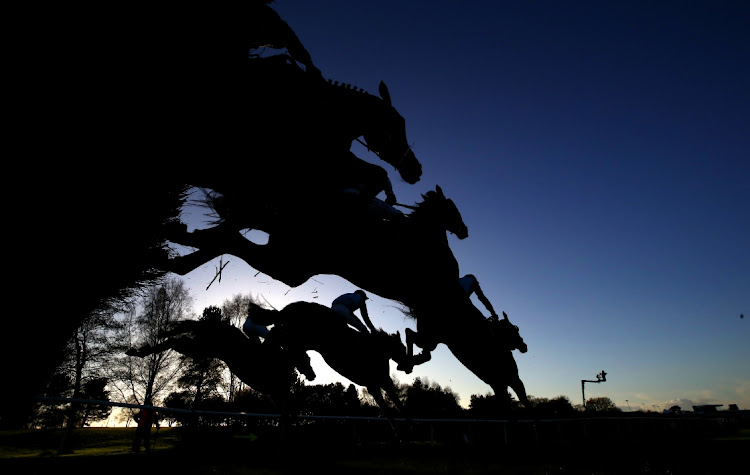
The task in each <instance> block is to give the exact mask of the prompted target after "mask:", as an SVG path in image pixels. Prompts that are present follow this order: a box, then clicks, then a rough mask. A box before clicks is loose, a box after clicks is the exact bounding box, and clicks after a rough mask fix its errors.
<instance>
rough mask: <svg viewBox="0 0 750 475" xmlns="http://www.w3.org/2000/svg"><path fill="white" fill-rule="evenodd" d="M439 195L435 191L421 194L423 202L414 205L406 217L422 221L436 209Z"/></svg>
mask: <svg viewBox="0 0 750 475" xmlns="http://www.w3.org/2000/svg"><path fill="white" fill-rule="evenodd" d="M439 196H440V195H438V193H437V192H436V191H432V190H430V191H428V192H427V193H424V194H422V198H423V200H422V201H420V202H419V203H417V204H416V205H414V207H413V210H412V212H411V213H409V214H407V215H406V217H407V218H409V219H416V220H419V219H422V218H423V216H425V215H428V214H430V213H432V212H433V210H435V208H436V207H437V199H438V198H439Z"/></svg>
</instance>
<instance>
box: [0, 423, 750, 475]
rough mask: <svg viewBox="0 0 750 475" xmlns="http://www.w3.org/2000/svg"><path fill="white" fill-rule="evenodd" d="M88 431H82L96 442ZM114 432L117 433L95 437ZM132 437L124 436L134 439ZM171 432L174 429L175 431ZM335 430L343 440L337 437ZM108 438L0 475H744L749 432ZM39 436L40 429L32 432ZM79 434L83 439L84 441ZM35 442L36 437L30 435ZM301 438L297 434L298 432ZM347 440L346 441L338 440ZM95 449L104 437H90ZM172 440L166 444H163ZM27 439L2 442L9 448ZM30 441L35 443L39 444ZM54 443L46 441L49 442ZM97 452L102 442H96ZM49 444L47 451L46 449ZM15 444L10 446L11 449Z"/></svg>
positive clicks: (3, 465) (10, 464)
mask: <svg viewBox="0 0 750 475" xmlns="http://www.w3.org/2000/svg"><path fill="white" fill-rule="evenodd" d="M95 430H96V429H81V431H90V432H88V433H90V434H94V433H95V432H94V431H95ZM101 430H104V431H114V430H117V429H101ZM132 430H133V429H130V431H132ZM173 430H177V429H173ZM345 430H346V429H345V428H341V432H342V433H343V432H345ZM124 431H125V432H124V434H125V435H124V436H122V437H120V439H119V440H118V439H117V438H115V437H112V438H111V442H108V443H107V444H108V445H110V447H111V449H110V450H108V451H103V452H102V451H100V452H98V453H99V455H87V454H86V453H85V451H83V450H79V451H78V452H77V453H75V454H73V455H66V456H57V455H55V451H54V449H53V448H52V446H49V447H47V450H43V451H40V452H39V454H37V455H33V456H25V457H15V456H14V455H13V449H10V450H2V447H0V473H2V474H4V475H10V474H24V475H31V474H46V473H50V474H52V473H54V474H60V473H76V474H89V473H102V474H107V475H110V474H112V475H116V474H126V473H127V474H150V473H154V474H156V473H160V474H163V473H172V474H209V473H211V474H249V473H260V474H280V473H300V472H308V471H312V472H313V473H317V472H324V473H326V474H338V473H342V474H343V473H361V474H377V473H389V474H392V473H404V474H423V473H469V474H485V473H501V474H512V475H515V474H526V475H531V474H534V475H536V474H594V475H605V474H606V475H608V474H618V475H619V474H731V473H750V462H748V461H747V459H748V457H747V454H749V453H750V437H749V436H750V432H747V431H742V432H740V433H737V434H735V435H733V436H731V437H720V438H713V439H709V440H703V439H695V440H692V441H690V440H680V441H679V443H670V442H669V441H663V443H659V442H658V441H654V440H631V441H625V442H623V441H620V442H618V443H615V444H613V443H610V442H605V443H597V442H596V441H589V442H587V443H586V444H578V443H576V442H575V441H572V440H569V441H565V440H561V441H556V442H554V443H549V444H544V445H542V444H533V443H532V444H527V443H523V444H511V445H509V446H503V445H502V444H497V443H495V441H493V442H491V443H474V444H465V443H464V442H462V441H452V442H451V441H449V442H439V443H438V442H407V443H402V444H395V443H384V442H366V441H365V442H362V441H357V442H354V443H346V442H342V441H345V440H346V437H343V436H339V437H336V436H335V435H334V436H332V437H308V436H307V435H306V434H301V435H302V436H301V437H291V438H290V439H289V440H288V441H287V442H286V443H280V442H279V441H278V439H274V438H265V440H264V438H263V437H261V438H259V439H254V438H251V437H247V436H242V435H238V434H236V433H234V434H233V433H230V432H228V431H226V430H220V429H219V430H214V431H209V432H205V431H202V432H200V433H199V434H196V435H189V434H187V435H186V434H185V433H184V432H183V433H181V434H180V435H179V436H178V437H175V436H174V434H173V436H171V437H170V436H169V435H168V434H169V433H168V431H167V430H163V431H162V433H161V434H160V436H159V439H157V447H158V450H155V451H153V452H151V453H150V454H145V453H140V454H132V453H130V452H129V445H128V444H129V441H130V440H132V439H130V432H128V429H124ZM37 432H38V431H37ZM88 433H87V434H88ZM32 435H36V434H32ZM298 435H300V434H298ZM344 435H346V434H344ZM96 440H97V441H101V440H102V436H101V435H96ZM170 440H171V442H169V441H170ZM14 443H15V446H19V445H23V444H28V443H29V441H28V440H26V441H24V440H21V439H19V438H18V437H15V439H14V438H13V437H11V436H7V435H2V436H0V446H5V448H9V447H11V446H13V445H14ZM34 443H38V440H37V441H35V442H34ZM49 443H51V444H52V445H55V442H54V440H52V441H50V442H49ZM99 444H100V445H103V444H101V442H99ZM48 445H49V444H48ZM15 446H14V447H15Z"/></svg>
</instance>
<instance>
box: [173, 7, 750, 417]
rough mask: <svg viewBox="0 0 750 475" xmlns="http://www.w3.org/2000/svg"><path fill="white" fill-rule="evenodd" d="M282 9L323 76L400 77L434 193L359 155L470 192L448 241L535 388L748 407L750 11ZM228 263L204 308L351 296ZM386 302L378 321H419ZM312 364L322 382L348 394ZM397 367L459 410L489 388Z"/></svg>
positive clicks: (373, 308) (444, 358)
mask: <svg viewBox="0 0 750 475" xmlns="http://www.w3.org/2000/svg"><path fill="white" fill-rule="evenodd" d="M272 6H273V7H274V9H275V10H276V11H277V12H279V14H280V15H281V16H282V18H284V19H285V20H286V21H287V23H289V25H290V26H291V27H292V28H293V29H294V30H295V32H296V33H297V35H298V37H299V38H300V40H301V41H302V43H303V44H304V45H305V47H306V48H307V49H308V51H309V52H310V54H311V55H312V58H313V61H314V62H315V63H316V65H317V67H318V68H319V69H320V70H321V71H322V73H323V75H324V77H326V78H332V79H334V80H337V81H339V82H345V83H350V84H352V85H356V86H358V87H361V88H364V89H366V90H368V91H370V92H371V93H373V94H377V86H378V83H379V82H380V81H381V80H383V81H385V83H386V84H387V85H388V88H389V90H390V94H391V97H392V98H393V104H394V106H395V107H396V108H397V109H398V110H399V112H400V113H401V115H402V116H403V117H404V118H405V120H406V128H407V135H408V137H409V141H410V143H412V142H413V143H414V152H415V154H416V155H417V158H418V159H419V160H420V161H421V162H422V165H423V168H424V174H423V177H422V180H421V181H420V182H419V183H417V184H416V185H408V184H406V183H404V182H403V181H401V180H400V178H399V176H398V174H397V173H396V172H395V171H394V169H393V168H392V167H390V166H389V165H388V164H386V163H384V162H381V161H379V159H378V158H377V157H375V156H374V155H372V154H369V153H368V152H367V151H365V150H364V149H363V148H362V147H360V146H359V145H356V144H355V145H356V146H354V147H352V150H353V151H354V152H355V153H356V154H357V155H358V156H360V157H361V158H364V159H367V160H369V161H371V162H372V163H376V164H379V165H381V166H383V167H384V168H385V169H386V170H387V171H388V173H389V175H390V177H391V180H392V181H393V185H394V189H395V191H396V194H397V196H398V199H399V202H401V203H415V202H417V201H420V200H421V197H420V194H421V193H424V192H426V191H428V190H430V189H434V188H435V185H440V186H441V187H442V189H443V190H444V192H445V194H446V195H447V196H448V197H450V198H452V199H453V200H454V201H455V203H456V205H457V206H458V207H459V209H460V210H461V213H462V215H463V218H464V222H465V223H466V224H467V225H468V227H469V238H468V239H466V240H463V241H458V240H457V239H456V238H455V237H454V236H452V235H451V236H450V238H449V240H450V244H451V248H452V249H453V252H454V254H455V255H456V257H457V259H458V261H459V264H460V266H461V274H462V275H463V274H466V273H473V274H475V275H476V276H477V277H478V278H479V280H480V283H481V285H482V288H483V289H484V291H485V293H486V294H487V296H488V297H489V299H490V300H491V301H492V302H493V305H494V306H495V309H496V310H498V312H499V311H501V310H504V311H506V312H507V313H508V315H509V316H510V318H511V320H512V321H513V322H514V323H515V324H517V325H518V326H519V327H520V329H521V334H522V336H523V337H524V339H525V341H526V343H527V344H528V345H529V351H528V353H526V354H520V353H518V352H514V356H515V359H516V362H517V363H518V367H519V373H520V376H521V379H522V380H523V381H524V383H525V385H526V389H527V392H528V393H529V394H530V395H533V396H537V397H550V398H551V397H556V396H558V395H565V396H568V397H569V398H570V400H571V402H573V403H574V404H580V403H581V383H580V381H581V380H582V379H596V377H595V376H596V374H597V373H599V372H600V371H601V370H605V371H606V372H607V373H608V376H607V382H606V383H602V384H587V385H586V396H587V397H597V396H607V397H610V398H611V399H612V400H613V401H614V402H615V403H616V404H617V405H619V406H620V407H622V408H623V409H624V410H628V409H629V408H630V409H632V410H636V409H639V408H640V409H644V408H645V409H649V410H653V409H665V408H668V407H669V406H671V405H673V404H679V405H681V406H682V407H683V409H690V408H691V407H690V406H691V405H692V404H699V403H716V404H723V405H724V408H726V407H727V405H728V404H731V403H735V404H738V405H739V406H740V408H744V409H750V369H748V368H750V364H748V363H750V345H748V344H747V341H750V338H748V337H749V336H750V318H740V315H741V314H744V315H750V219H749V218H748V217H749V216H750V159H749V155H748V149H749V148H750V114H749V113H748V111H750V92H749V87H748V85H750V28H748V25H750V4H748V3H747V2H704V1H692V2H673V1H659V2H645V1H644V2H641V1H628V2H594V1H577V2H560V1H520V0H514V1H475V2H459V1H449V0H435V1H432V2H418V1H406V2H404V1H390V0H389V1H365V0H363V1H357V2H352V1H343V0H321V1H319V2H309V1H303V0H276V1H275V2H274V3H273V4H272ZM199 218H200V217H199V216H198V214H197V212H196V211H195V210H186V212H185V215H184V219H186V220H188V221H190V222H191V224H192V225H193V226H198V227H200V226H202V225H201V224H200V219H199ZM253 239H255V238H254V237H253ZM258 239H261V240H262V239H263V238H262V236H259V237H258ZM227 260H228V261H230V264H229V265H228V266H227V267H226V268H225V269H224V273H223V276H222V281H221V282H218V281H217V282H214V283H213V284H212V285H211V288H210V289H208V290H205V289H206V286H207V285H208V284H209V282H210V281H211V279H212V278H213V275H214V270H215V268H216V267H217V266H218V265H219V262H218V259H217V260H216V261H215V262H211V263H209V264H206V265H204V266H203V267H201V268H200V269H197V270H195V271H193V272H192V273H190V274H188V275H187V276H186V277H185V280H186V282H187V283H188V284H189V285H190V287H191V291H192V292H193V295H194V296H195V298H196V305H195V311H196V312H198V313H199V312H201V311H202V309H203V308H204V307H205V306H208V305H221V303H222V302H223V301H224V300H225V299H227V298H230V297H231V296H232V295H235V294H238V293H242V294H247V293H251V294H253V295H258V296H260V297H261V300H263V299H266V300H268V301H269V302H270V303H271V304H273V305H274V306H275V307H276V308H282V307H283V306H285V305H286V304H288V303H290V302H293V301H297V300H307V301H314V302H318V303H322V304H326V305H329V304H330V303H331V301H332V300H333V299H334V298H335V297H336V296H338V295H339V294H341V293H343V292H350V291H353V290H354V289H356V287H354V286H353V285H351V284H349V283H348V282H346V281H345V280H343V279H341V278H338V277H336V276H316V277H315V278H314V279H311V280H310V281H308V282H307V283H305V284H304V285H302V286H300V287H297V288H294V289H291V288H289V287H287V286H286V285H284V284H282V283H280V282H276V281H274V280H273V279H272V278H270V277H269V276H267V275H264V274H259V275H256V273H257V271H256V270H254V269H253V268H252V267H250V266H248V265H247V264H245V263H244V262H242V261H240V260H239V259H237V258H235V257H233V256H224V257H223V261H224V262H226V261H227ZM371 297H372V298H371V300H370V301H369V302H368V304H369V305H368V308H369V309H370V314H371V316H372V317H373V320H374V323H375V324H376V325H379V326H382V327H383V328H384V329H386V330H388V331H390V332H395V331H396V330H401V333H402V335H403V329H404V328H405V327H407V326H408V327H411V328H414V323H413V322H411V321H408V320H405V319H404V316H403V315H402V314H401V313H400V312H399V311H398V310H397V309H396V308H394V303H393V302H391V301H389V300H387V299H384V298H381V297H379V296H377V295H371ZM475 304H476V305H477V306H478V308H480V309H482V310H484V308H483V306H482V305H481V304H480V303H479V302H478V301H476V299H475ZM484 313H485V315H487V312H486V311H485V312H484ZM454 324H455V325H460V324H461V321H460V317H457V318H456V320H455V322H454ZM311 355H312V356H313V362H314V367H315V368H316V370H317V372H318V375H319V377H318V379H317V380H316V381H315V383H327V382H331V381H337V380H340V381H342V382H343V383H344V384H349V382H348V380H346V379H343V378H340V377H339V376H338V375H337V374H335V373H333V372H332V371H330V370H329V369H327V367H326V365H325V363H324V362H323V361H322V359H321V358H320V357H319V356H318V355H317V354H314V353H312V352H311ZM393 373H394V375H395V376H396V377H397V378H398V379H399V381H401V382H411V381H412V380H413V379H414V377H416V376H419V377H422V378H427V379H429V380H430V381H432V382H435V383H438V384H440V385H441V386H443V387H446V386H447V387H450V388H451V389H452V390H453V391H454V392H456V393H457V394H458V395H459V396H460V398H461V399H460V403H461V404H462V405H464V406H466V405H468V404H469V398H470V396H471V395H472V394H487V393H489V392H490V391H491V390H490V388H489V386H487V385H486V384H484V383H483V382H482V381H481V380H479V379H478V378H477V377H475V376H474V375H473V374H471V372H470V371H469V370H468V369H466V368H465V367H463V366H462V365H461V364H460V363H459V362H458V361H457V360H456V359H455V358H454V357H453V356H452V355H451V353H450V352H449V351H448V349H447V348H446V347H445V346H444V345H440V346H439V347H438V349H437V351H436V352H435V353H434V354H433V359H432V361H430V362H428V363H426V364H424V365H421V366H418V367H416V368H415V370H414V373H412V374H411V375H406V374H404V373H401V372H398V371H396V370H395V365H394V366H393Z"/></svg>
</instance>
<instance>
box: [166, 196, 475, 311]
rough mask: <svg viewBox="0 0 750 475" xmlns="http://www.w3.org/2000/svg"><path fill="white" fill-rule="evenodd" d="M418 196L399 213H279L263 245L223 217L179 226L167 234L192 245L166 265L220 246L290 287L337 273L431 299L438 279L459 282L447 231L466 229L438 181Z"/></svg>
mask: <svg viewBox="0 0 750 475" xmlns="http://www.w3.org/2000/svg"><path fill="white" fill-rule="evenodd" d="M422 196H423V198H424V200H423V201H422V202H420V203H418V204H417V205H416V206H415V209H414V210H413V211H412V212H411V213H409V214H407V215H404V216H403V218H402V219H394V220H390V221H384V220H380V219H373V218H371V217H369V216H366V215H364V216H363V215H353V216H348V217H344V218H341V217H340V216H337V215H336V214H335V213H334V214H330V211H329V210H326V209H320V210H316V211H318V212H317V213H310V214H308V215H306V216H302V215H300V216H298V218H297V219H289V220H283V221H281V222H280V223H279V227H278V229H276V230H275V231H274V232H273V233H271V234H270V235H269V240H268V243H267V244H265V245H260V244H255V243H252V242H250V241H249V240H247V239H246V238H245V237H244V236H243V235H242V233H240V232H239V231H237V230H235V229H234V228H233V227H232V226H225V225H224V223H222V224H219V225H217V226H214V227H212V228H209V229H205V230H196V231H193V232H190V233H187V232H184V230H182V232H176V233H175V234H174V235H173V236H172V241H173V242H176V243H178V244H182V245H184V246H190V247H193V248H195V249H196V250H195V251H194V252H192V253H190V254H186V255H184V256H180V257H176V258H174V259H173V260H172V263H171V265H170V266H169V269H167V270H170V271H172V272H175V273H177V274H180V275H184V274H187V273H188V272H190V271H192V270H193V269H195V268H197V267H199V266H201V265H203V264H204V263H206V262H208V261H209V260H211V259H214V258H216V257H219V256H220V255H222V254H232V255H234V256H237V257H238V258H240V259H243V260H244V261H245V262H247V263H248V264H249V265H250V266H252V267H254V268H255V269H257V270H259V271H261V272H263V273H265V274H268V275H270V276H271V277H273V278H274V279H276V280H279V281H282V282H284V283H285V284H287V285H289V286H291V287H296V286H298V285H301V284H303V283H304V282H305V281H307V279H309V278H310V277H312V276H314V275H316V274H336V275H339V276H341V277H343V278H345V279H347V280H349V281H350V282H352V283H355V284H356V285H357V286H358V287H361V288H364V289H367V290H368V291H370V292H373V293H375V294H378V295H381V296H384V297H387V298H390V299H393V300H397V301H399V302H403V303H405V304H407V305H409V306H411V307H418V305H415V303H418V302H420V301H423V300H429V301H431V300H432V299H434V298H435V297H436V295H437V296H439V295H440V293H439V292H440V289H441V288H442V287H449V288H451V289H452V288H453V287H456V288H458V287H457V286H458V278H459V275H458V262H457V261H456V258H455V256H454V255H453V252H452V251H451V249H450V246H449V244H448V237H447V232H451V233H454V234H455V235H456V236H457V237H458V238H459V239H464V238H466V237H467V236H468V230H467V228H466V225H465V224H464V222H463V220H462V219H461V214H460V212H459V211H458V208H457V207H456V205H455V204H454V203H453V201H452V200H450V199H448V198H446V197H445V195H444V194H443V191H442V190H441V188H440V187H439V186H438V187H436V189H435V191H430V192H427V193H426V194H424V195H422ZM300 206H303V204H300ZM339 218H341V221H338V220H339ZM329 223H330V224H329ZM177 231H180V230H177ZM436 291H437V292H438V293H437V294H436V293H435V292H436Z"/></svg>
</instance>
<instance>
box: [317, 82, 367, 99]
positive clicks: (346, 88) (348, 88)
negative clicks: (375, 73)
mask: <svg viewBox="0 0 750 475" xmlns="http://www.w3.org/2000/svg"><path fill="white" fill-rule="evenodd" d="M327 84H328V85H329V86H331V87H335V88H338V90H344V91H351V92H353V93H357V94H364V95H365V96H369V95H370V93H369V92H367V91H365V90H364V89H362V88H361V87H357V86H352V85H351V84H349V83H344V82H342V83H340V84H339V82H338V81H334V80H333V79H329V80H328V83H327Z"/></svg>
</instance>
